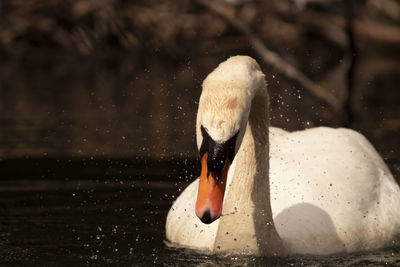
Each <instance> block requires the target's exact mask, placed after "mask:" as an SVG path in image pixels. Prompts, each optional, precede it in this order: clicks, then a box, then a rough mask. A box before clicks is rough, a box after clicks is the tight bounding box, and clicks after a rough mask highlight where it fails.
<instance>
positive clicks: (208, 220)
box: [200, 209, 214, 224]
mask: <svg viewBox="0 0 400 267" xmlns="http://www.w3.org/2000/svg"><path fill="white" fill-rule="evenodd" d="M200 220H201V221H202V222H203V223H205V224H210V223H212V222H213V221H214V220H212V219H211V212H210V210H209V209H206V210H205V211H204V213H203V216H201V218H200Z"/></svg>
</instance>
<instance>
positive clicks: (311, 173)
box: [166, 56, 400, 255]
mask: <svg viewBox="0 0 400 267" xmlns="http://www.w3.org/2000/svg"><path fill="white" fill-rule="evenodd" d="M200 125H203V126H204V127H205V128H207V130H208V133H209V134H210V136H211V137H212V138H215V140H218V141H221V142H222V141H224V140H228V139H229V138H230V137H231V136H232V135H234V134H235V133H236V131H237V130H239V138H238V141H237V144H236V151H237V154H236V156H235V160H234V162H233V164H232V165H231V167H230V169H229V172H228V180H227V189H226V192H225V196H224V202H223V210H222V217H221V218H220V219H218V220H216V221H215V222H213V223H211V224H203V223H202V222H201V221H200V220H199V219H198V218H197V217H196V215H195V212H194V209H195V201H196V194H197V190H198V179H197V180H195V181H194V182H193V183H191V184H190V185H189V186H188V187H187V188H186V189H185V190H184V191H183V192H182V194H181V195H180V196H179V197H178V198H177V200H176V201H175V202H174V204H173V205H172V207H171V210H170V211H169V213H168V217H167V223H166V237H167V239H168V240H169V241H171V243H172V244H173V245H176V246H182V247H189V248H194V249H202V250H205V251H207V252H209V253H218V252H222V253H234V254H255V255H271V254H281V255H282V254H288V253H289V254H331V253H338V252H352V251H358V250H366V249H375V248H379V247H382V246H386V245H389V244H390V242H391V241H392V240H393V239H394V238H395V236H396V234H398V233H399V231H400V206H399V205H400V190H399V186H398V185H397V184H396V182H395V181H394V179H393V176H392V174H391V173H390V171H389V169H388V168H387V166H386V164H385V163H384V162H383V160H382V158H381V157H380V156H379V155H378V153H377V152H376V150H375V149H374V148H373V147H372V145H371V144H370V143H369V142H368V141H367V140H366V139H365V137H364V136H362V135H361V134H359V133H357V132H355V131H353V130H350V129H344V128H339V129H332V128H326V127H319V128H312V129H308V130H303V131H297V132H292V133H289V132H286V131H284V130H281V129H278V128H274V127H268V94H267V90H266V85H265V81H264V75H263V74H262V72H261V71H260V68H259V66H258V64H257V63H256V62H255V61H254V60H253V59H251V58H250V57H246V56H236V57H231V58H230V59H228V60H227V61H225V62H223V63H221V64H220V65H219V66H218V67H217V68H216V69H215V70H214V71H213V72H212V73H211V74H210V75H209V76H208V77H207V78H206V80H205V81H204V83H203V91H202V95H201V98H200V103H199V110H198V116H197V125H196V130H197V144H198V147H200V144H201V141H202V136H201V134H200V132H199V131H200ZM268 133H269V138H268ZM268 149H269V152H268ZM268 155H269V160H268ZM268 165H269V166H268ZM268 174H269V175H268Z"/></svg>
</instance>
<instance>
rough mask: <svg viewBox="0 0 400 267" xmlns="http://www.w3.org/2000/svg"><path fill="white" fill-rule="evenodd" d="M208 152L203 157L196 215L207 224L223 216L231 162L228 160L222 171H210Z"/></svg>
mask: <svg viewBox="0 0 400 267" xmlns="http://www.w3.org/2000/svg"><path fill="white" fill-rule="evenodd" d="M207 156H208V153H207V152H206V153H205V154H204V155H203V157H202V159H201V174H200V183H199V191H198V193H197V201H196V215H197V217H199V219H200V220H201V221H202V222H203V223H206V224H209V223H212V222H213V221H215V220H216V219H218V218H219V217H220V216H221V212H222V204H223V200H224V193H225V188H226V180H227V176H228V170H229V166H230V165H231V162H230V161H229V160H227V161H226V164H225V166H224V168H223V169H222V172H221V173H220V174H219V173H215V172H209V171H208V167H207Z"/></svg>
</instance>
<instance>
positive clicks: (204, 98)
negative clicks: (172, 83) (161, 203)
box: [196, 56, 265, 223]
mask: <svg viewBox="0 0 400 267" xmlns="http://www.w3.org/2000/svg"><path fill="white" fill-rule="evenodd" d="M261 87H262V88H265V80H264V74H263V73H262V72H261V71H260V67H259V66H258V64H257V62H256V61H255V60H254V59H252V58H250V57H247V56H235V57H231V58H229V59H228V60H226V61H225V62H222V63H221V64H220V65H219V66H218V67H217V68H216V69H215V70H214V71H213V72H211V73H210V74H209V75H208V76H207V78H206V79H205V80H204V82H203V90H202V93H201V96H200V101H199V108H198V113H197V123H196V134H197V147H198V149H199V153H200V157H201V166H202V167H201V175H200V184H199V191H198V195H197V202H196V215H197V217H199V218H200V220H201V221H202V222H203V223H211V222H213V221H215V220H216V219H218V218H219V217H220V216H221V212H222V204H223V199H224V192H225V187H226V181H227V174H228V170H229V167H230V165H231V163H232V161H233V159H234V158H235V155H236V153H237V151H238V150H239V147H240V144H241V142H242V139H243V136H244V133H245V130H246V124H247V120H248V117H249V113H250V106H251V101H252V99H253V97H254V95H255V93H256V92H257V90H258V89H259V88H261Z"/></svg>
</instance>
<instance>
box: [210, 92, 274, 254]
mask: <svg viewBox="0 0 400 267" xmlns="http://www.w3.org/2000/svg"><path fill="white" fill-rule="evenodd" d="M268 119H269V118H268V94H267V92H266V90H262V92H259V93H258V94H256V95H255V97H254V99H253V101H252V105H251V110H250V114H249V119H248V123H247V126H246V132H245V135H244V137H243V141H242V144H241V146H240V149H239V151H238V153H237V155H236V167H235V172H234V175H233V178H232V180H231V182H230V183H229V181H228V184H227V187H229V188H227V195H226V197H225V200H224V206H223V210H222V216H221V218H220V223H219V227H218V231H217V236H216V240H215V244H214V250H215V251H216V252H218V251H220V252H223V253H230V252H233V251H236V252H237V251H240V250H242V254H258V255H261V254H268V255H273V254H281V252H282V245H281V241H280V238H279V235H278V234H277V232H276V230H275V227H274V224H273V218H272V211H271V205H270V193H269V178H268V173H269V159H268V157H269V144H268Z"/></svg>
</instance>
